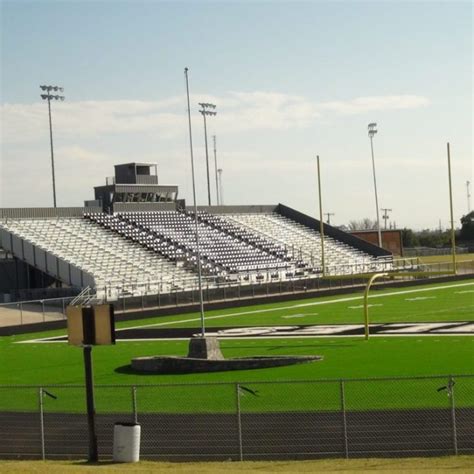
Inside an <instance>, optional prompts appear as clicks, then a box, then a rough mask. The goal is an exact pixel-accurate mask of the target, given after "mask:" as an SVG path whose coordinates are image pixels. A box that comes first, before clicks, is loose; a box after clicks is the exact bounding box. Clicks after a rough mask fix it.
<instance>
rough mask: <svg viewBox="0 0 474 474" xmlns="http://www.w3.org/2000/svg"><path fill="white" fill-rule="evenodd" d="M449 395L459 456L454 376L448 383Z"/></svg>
mask: <svg viewBox="0 0 474 474" xmlns="http://www.w3.org/2000/svg"><path fill="white" fill-rule="evenodd" d="M448 394H449V398H450V400H451V427H452V431H453V449H454V454H455V455H456V456H457V454H458V435H457V430H456V403H455V401H454V380H453V376H452V375H450V376H449V382H448Z"/></svg>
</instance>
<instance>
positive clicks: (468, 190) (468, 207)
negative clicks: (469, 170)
mask: <svg viewBox="0 0 474 474" xmlns="http://www.w3.org/2000/svg"><path fill="white" fill-rule="evenodd" d="M466 192H467V213H468V214H469V213H470V212H471V182H470V181H466Z"/></svg>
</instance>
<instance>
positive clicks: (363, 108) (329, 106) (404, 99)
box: [318, 95, 430, 114]
mask: <svg viewBox="0 0 474 474" xmlns="http://www.w3.org/2000/svg"><path fill="white" fill-rule="evenodd" d="M429 104H430V100H429V99H428V98H426V97H422V96H417V95H388V96H374V97H358V98H356V99H352V100H342V101H332V102H322V103H321V104H319V106H318V109H319V110H321V111H322V112H323V111H325V110H326V111H331V112H336V113H339V114H361V113H366V112H373V111H376V110H377V111H379V110H393V109H416V108H419V107H426V106H427V105H429Z"/></svg>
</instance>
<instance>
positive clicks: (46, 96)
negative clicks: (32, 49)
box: [40, 86, 64, 207]
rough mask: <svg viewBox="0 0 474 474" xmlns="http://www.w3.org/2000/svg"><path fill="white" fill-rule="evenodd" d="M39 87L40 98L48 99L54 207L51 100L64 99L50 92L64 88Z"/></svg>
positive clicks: (54, 183)
mask: <svg viewBox="0 0 474 474" xmlns="http://www.w3.org/2000/svg"><path fill="white" fill-rule="evenodd" d="M40 89H41V90H42V91H43V92H46V93H45V94H41V98H42V99H43V100H47V101H48V113H49V142H50V145H51V174H52V178H53V204H54V207H56V178H55V175H54V151H53V124H52V121H51V101H52V100H61V101H63V100H64V96H63V95H56V94H52V92H53V91H54V92H58V91H59V92H63V91H64V89H63V88H62V87H59V86H40Z"/></svg>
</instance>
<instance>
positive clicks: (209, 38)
mask: <svg viewBox="0 0 474 474" xmlns="http://www.w3.org/2000/svg"><path fill="white" fill-rule="evenodd" d="M1 21H2V53H1V54H2V56H1V57H2V64H1V66H2V85H1V93H2V94H1V95H2V104H1V105H2V123H3V125H2V149H1V152H2V157H1V165H2V167H1V173H2V174H1V178H2V182H1V184H2V190H1V205H2V206H5V207H16V206H35V205H51V202H52V199H51V179H50V156H49V142H48V140H49V136H48V121H47V120H48V119H47V107H46V104H45V103H41V102H40V98H39V92H40V91H39V87H38V86H39V84H42V83H50V84H58V85H62V86H64V88H65V95H66V101H65V102H63V103H57V104H56V103H54V104H53V125H54V138H55V152H56V153H55V155H56V166H57V190H58V203H59V205H81V203H82V200H84V199H88V198H91V197H92V189H91V188H92V186H94V185H99V184H101V183H102V182H103V177H104V176H106V175H110V174H112V170H113V168H112V166H113V164H115V163H119V162H126V161H132V160H137V161H153V162H157V163H158V167H159V177H160V181H161V182H163V183H173V184H178V185H179V186H180V190H181V197H184V198H186V199H187V201H188V202H189V203H190V202H191V186H190V166H189V149H188V142H187V139H188V138H187V128H186V102H185V97H184V93H185V88H184V87H185V84H184V74H183V70H184V67H186V66H187V67H189V69H190V87H191V94H192V104H194V106H192V108H193V110H192V112H193V138H194V144H195V157H196V162H197V170H196V171H197V179H198V200H199V202H200V203H202V204H204V203H205V197H206V194H207V193H206V187H205V169H204V140H203V127H202V118H201V117H200V115H199V114H198V112H197V103H198V102H200V101H202V100H208V101H212V102H214V103H216V104H217V107H218V108H217V111H218V115H217V116H216V117H215V118H211V119H210V120H209V134H210V135H212V134H216V136H217V143H218V159H219V166H221V167H222V168H223V170H224V171H223V182H224V202H225V203H226V204H251V203H257V204H271V203H277V202H283V203H285V204H288V205H290V206H293V207H296V208H298V209H299V210H302V211H303V212H307V213H309V214H312V215H315V214H316V212H317V209H318V208H317V205H318V202H317V190H316V186H315V184H316V166H315V158H314V157H315V155H316V154H319V155H320V156H321V166H322V172H323V192H324V197H323V204H324V207H325V210H326V211H327V212H334V213H335V216H334V217H333V218H332V222H333V223H335V224H337V225H340V224H347V223H348V222H349V221H350V220H354V219H362V218H364V217H371V218H374V217H375V207H374V206H375V204H374V198H373V184H372V175H371V172H372V170H371V162H370V145H369V140H368V138H367V131H366V130H367V124H368V123H369V122H372V121H375V122H377V123H378V124H379V133H378V135H377V136H376V137H375V140H374V146H375V154H376V164H377V180H378V185H379V204H380V206H381V207H388V208H392V209H393V213H392V218H393V221H395V222H396V223H397V225H398V226H399V227H405V226H407V227H413V228H425V227H431V228H434V227H438V225H439V222H440V221H441V224H442V226H443V227H446V226H447V225H448V221H449V207H448V201H447V198H448V188H447V168H446V142H447V141H450V142H451V148H452V160H453V179H454V184H455V186H454V197H455V218H456V219H457V220H458V219H459V218H460V217H461V216H462V215H463V214H465V213H466V212H467V198H466V185H465V183H466V181H467V180H470V181H471V182H472V176H473V172H472V171H473V170H472V168H473V161H472V39H473V37H472V4H471V2H456V1H451V2H411V1H393V2H392V1H388V2H387V1H385V2H383V1H382V2H358V1H345V2H334V1H331V2H323V1H312V2H293V1H291V2H290V1H287V2H277V1H266V2H247V1H241V2H204V1H187V2H158V1H148V2H139V1H137V2H116V1H114V2H112V1H106V2H92V1H83V2H71V1H58V2H44V1H35V2H24V1H18V0H17V1H15V2H11V1H3V2H2V20H1ZM472 187H473V186H472ZM472 187H471V189H472Z"/></svg>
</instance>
